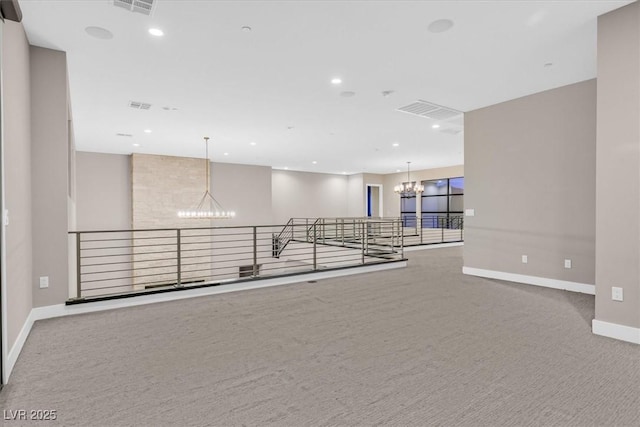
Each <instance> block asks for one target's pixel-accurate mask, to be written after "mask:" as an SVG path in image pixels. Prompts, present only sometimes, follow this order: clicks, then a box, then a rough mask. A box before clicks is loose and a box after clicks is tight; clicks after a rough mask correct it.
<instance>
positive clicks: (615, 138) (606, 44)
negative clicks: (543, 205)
mask: <svg viewBox="0 0 640 427" xmlns="http://www.w3.org/2000/svg"><path fill="white" fill-rule="evenodd" d="M639 28H640V5H638V3H632V4H630V5H628V6H626V7H623V8H620V9H617V10H615V11H613V12H610V13H608V14H606V15H603V16H601V17H600V18H599V19H598V122H597V123H598V141H597V155H598V161H597V166H596V176H597V183H596V194H597V210H596V242H597V246H596V319H597V320H602V321H605V322H611V323H617V324H622V325H627V326H632V327H636V328H637V327H640V173H639V171H640V31H639ZM612 286H616V287H622V288H623V290H624V301H623V302H618V301H612V300H611V287H612Z"/></svg>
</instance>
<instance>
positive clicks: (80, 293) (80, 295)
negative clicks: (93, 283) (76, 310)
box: [67, 233, 82, 299]
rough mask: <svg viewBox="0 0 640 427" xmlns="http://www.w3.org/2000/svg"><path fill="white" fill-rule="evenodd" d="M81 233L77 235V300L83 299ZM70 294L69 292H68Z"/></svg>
mask: <svg viewBox="0 0 640 427" xmlns="http://www.w3.org/2000/svg"><path fill="white" fill-rule="evenodd" d="M80 267H81V266H80V233H76V298H78V299H80V298H82V280H81V276H80V275H81V274H82V269H81V268H80ZM67 292H68V291H67Z"/></svg>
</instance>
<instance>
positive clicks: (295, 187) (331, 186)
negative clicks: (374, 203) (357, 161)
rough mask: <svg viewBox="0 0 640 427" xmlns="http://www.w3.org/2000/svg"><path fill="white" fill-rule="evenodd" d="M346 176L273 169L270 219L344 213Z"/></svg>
mask: <svg viewBox="0 0 640 427" xmlns="http://www.w3.org/2000/svg"><path fill="white" fill-rule="evenodd" d="M348 181H349V179H348V177H347V176H344V175H332V174H324V173H310V172H293V171H283V170H274V171H273V174H272V188H273V219H274V221H275V222H276V223H277V224H285V223H286V222H287V221H288V220H289V218H292V217H296V218H312V217H344V216H347V215H348V212H349V209H348V199H349V190H348V188H349V185H348Z"/></svg>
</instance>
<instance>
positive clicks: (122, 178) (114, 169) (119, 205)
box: [76, 152, 131, 230]
mask: <svg viewBox="0 0 640 427" xmlns="http://www.w3.org/2000/svg"><path fill="white" fill-rule="evenodd" d="M76 212H77V221H76V224H77V230H128V229H130V228H131V157H130V156H123V155H120V154H101V153H86V152H78V153H76Z"/></svg>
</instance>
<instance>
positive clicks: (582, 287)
mask: <svg viewBox="0 0 640 427" xmlns="http://www.w3.org/2000/svg"><path fill="white" fill-rule="evenodd" d="M462 273H463V274H468V275H469V276H478V277H486V278H488V279H499V280H506V281H509V282H516V283H525V284H527V285H535V286H542V287H545V288H553V289H562V290H565V291H571V292H580V293H583V294H589V295H595V294H596V287H595V285H589V284H586V283H578V282H569V281H566V280H558V279H549V278H546V277H537V276H527V275H524V274H515V273H505V272H503V271H494V270H484V269H481V268H473V267H462Z"/></svg>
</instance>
